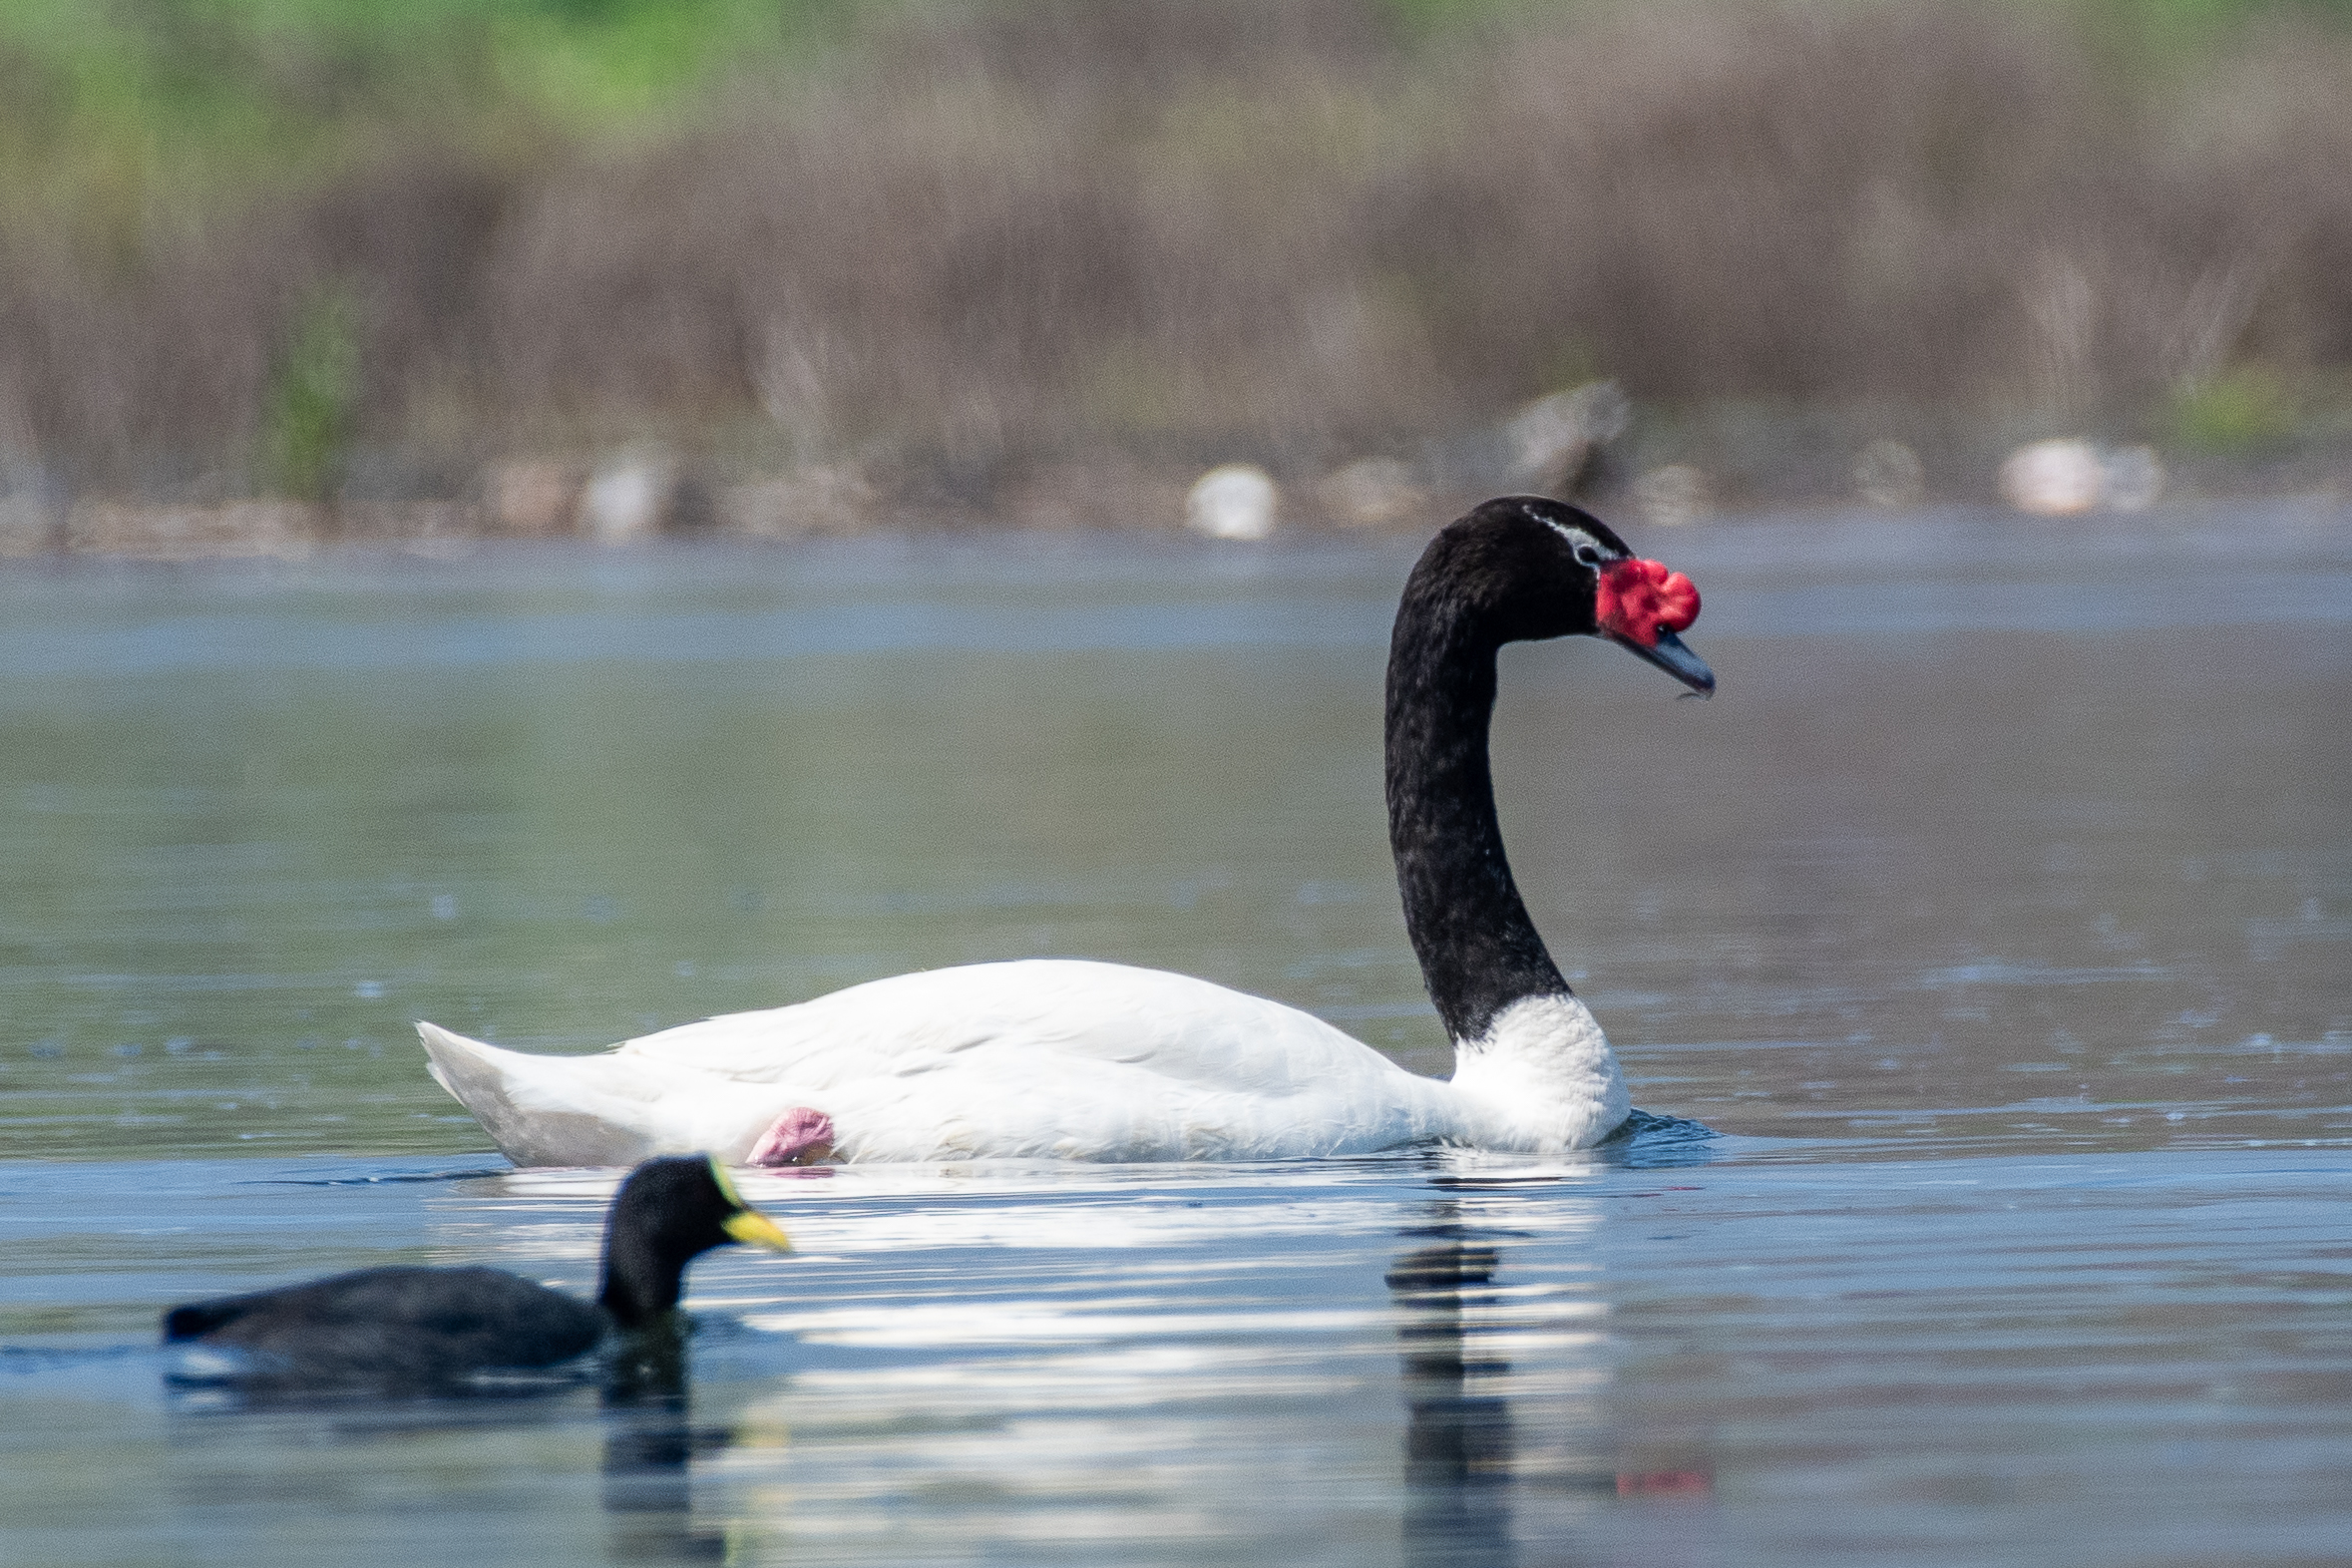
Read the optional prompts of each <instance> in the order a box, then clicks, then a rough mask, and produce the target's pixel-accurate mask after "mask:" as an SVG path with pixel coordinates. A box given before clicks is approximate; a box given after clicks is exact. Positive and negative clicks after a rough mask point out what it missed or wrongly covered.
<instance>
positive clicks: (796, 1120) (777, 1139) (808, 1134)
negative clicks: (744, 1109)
mask: <svg viewBox="0 0 2352 1568" xmlns="http://www.w3.org/2000/svg"><path fill="white" fill-rule="evenodd" d="M831 1158H833V1118H832V1117H830V1116H828V1115H826V1114H825V1113H824V1112H823V1111H821V1110H811V1109H809V1108H808V1107H807V1106H806V1105H795V1106H793V1107H792V1109H790V1110H788V1111H786V1112H785V1113H784V1114H783V1115H781V1116H779V1117H777V1118H776V1125H774V1126H773V1127H770V1128H769V1129H768V1130H767V1131H766V1132H763V1133H761V1134H760V1136H759V1142H757V1143H755V1144H753V1145H752V1146H751V1154H750V1156H749V1158H748V1159H747V1160H746V1162H745V1163H747V1164H751V1165H815V1164H817V1163H819V1162H820V1161H824V1160H829V1159H831Z"/></svg>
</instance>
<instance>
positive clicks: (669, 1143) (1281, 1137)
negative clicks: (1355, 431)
mask: <svg viewBox="0 0 2352 1568" xmlns="http://www.w3.org/2000/svg"><path fill="white" fill-rule="evenodd" d="M1698 613H1699V592H1698V589H1697V588H1694V587H1693V586H1692V585H1691V581H1690V579H1688V578H1686V577H1684V576H1682V574H1680V573H1673V572H1669V571H1668V570H1667V569H1666V567H1665V566H1663V565H1662V564H1660V563H1658V562H1655V561H1644V560H1641V559H1640V558H1638V557H1636V556H1635V555H1634V554H1633V553H1632V552H1631V551H1629V550H1628V549H1626V547H1625V543H1624V542H1623V541H1622V540H1620V539H1618V537H1617V536H1616V535H1615V534H1612V533H1611V532H1610V531H1609V530H1608V529H1607V528H1606V527H1605V526H1604V525H1603V524H1602V523H1601V522H1600V521H1599V520H1598V519H1596V518H1593V517H1591V516H1589V515H1587V514H1585V513H1583V512H1579V511H1578V510H1577V509H1576V508H1574V507H1571V506H1568V505H1567V504H1565V503H1564V502H1558V501H1552V500H1548V499H1545V498H1543V497H1539V496H1508V497H1504V498H1502V499H1500V500H1497V501H1490V502H1487V503H1486V504H1485V505H1483V506H1481V507H1479V508H1477V509H1476V510H1474V511H1472V512H1471V513H1470V514H1469V515H1468V516H1466V517H1463V518H1461V519H1459V520H1457V521H1455V522H1454V523H1452V524H1449V525H1448V526H1447V527H1445V528H1443V529H1441V530H1439V531H1438V533H1437V535H1436V537H1435V538H1434V539H1432V540H1431V541H1430V542H1429V546H1428V548H1427V549H1426V550H1425V551H1423V552H1422V554H1421V559H1420V563H1419V564H1418V565H1417V566H1415V567H1414V568H1413V571H1412V576H1411V578H1410V579H1409V580H1408V581H1407V582H1406V584H1405V586H1404V592H1403V595H1402V597H1401V598H1400V600H1399V601H1398V604H1397V608H1396V625H1395V631H1394V633H1393V635H1392V636H1391V637H1390V639H1389V646H1388V685H1387V709H1386V718H1385V733H1384V738H1385V755H1386V764H1387V766H1386V774H1387V798H1388V846H1389V849H1390V851H1391V853H1392V855H1393V857H1394V859H1395V863H1396V881H1397V891H1398V894H1399V896H1400V898H1401V900H1402V904H1403V912H1404V928H1405V934H1406V936H1408V937H1409V938H1410V939H1411V941H1412V945H1413V953H1414V956H1415V957H1417V958H1418V959H1419V960H1420V965H1421V978H1422V980H1424V981H1425V982H1426V983H1427V985H1428V988H1429V999H1430V1001H1431V1002H1432V1003H1433V1004H1434V1005H1435V1007H1436V1009H1437V1015H1438V1018H1439V1019H1440V1021H1442V1022H1443V1023H1444V1025H1445V1029H1446V1033H1447V1035H1448V1036H1449V1037H1450V1038H1451V1039H1452V1041H1453V1046H1454V1072H1453V1077H1452V1078H1451V1079H1450V1080H1444V1079H1436V1078H1423V1077H1419V1076H1417V1075H1416V1074H1413V1073H1410V1072H1407V1071H1405V1070H1404V1069H1403V1068H1401V1067H1399V1066H1397V1065H1396V1064H1395V1063H1394V1062H1392V1061H1390V1060H1388V1059H1387V1058H1386V1057H1385V1056H1382V1055H1381V1054H1380V1053H1379V1052H1377V1051H1375V1050H1373V1049H1372V1048H1371V1047H1370V1046H1367V1045H1364V1044H1361V1043H1359V1042H1358V1041H1356V1040H1353V1039H1350V1038H1349V1037H1348V1036H1347V1035H1345V1034H1343V1033H1341V1032H1340V1031H1339V1030H1338V1029H1335V1028H1333V1027H1332V1026H1331V1025H1330V1024H1328V1023H1325V1022H1324V1021H1322V1020H1321V1019H1319V1018H1315V1017H1311V1016H1309V1015H1308V1014H1306V1013H1304V1012H1301V1011H1299V1010H1298V1009H1297V1008H1295V1007H1286V1006H1284V1005H1282V1004H1281V1003H1279V1002H1273V1001H1268V1000H1265V999H1264V998H1263V997H1258V996H1246V995H1243V994H1242V993H1240V992H1239V991H1232V990H1227V989H1226V988H1225V987H1224V986H1222V985H1212V984H1210V983H1209V982H1208V981H1206V980H1190V979H1187V978H1186V977H1184V976H1181V975H1166V974H1162V973H1160V972H1158V971H1156V970H1137V969H1128V968H1125V967H1123V966H1120V965H1115V964H1089V963H1084V962H1080V961H1077V960H1069V959H1031V960H1024V961H1021V962H1017V963H1011V964H981V965H975V966H973V967H971V968H968V969H954V970H935V971H932V972H931V973H928V974H921V975H903V976H900V977H899V978H897V979H896V980H875V981H874V982H872V983H871V984H866V985H853V986H851V987H850V988H849V989H848V990H843V991H836V992H834V993H833V994H832V995H830V996H820V997H818V998H817V999H816V1000H814V1001H804V1002H801V1003H800V1004H799V1005H797V1006H791V1007H778V1008H775V1009H773V1010H772V1011H767V1012H738V1013H734V1014H731V1015H729V1016H727V1017H723V1018H712V1019H709V1020H708V1021H706V1022H702V1023H689V1024H686V1025H685V1026H683V1027H681V1028H674V1029H665V1030H663V1031H662V1032H661V1033H659V1034H649V1035H647V1036H645V1037H644V1038H643V1039H636V1040H630V1041H628V1042H627V1043H626V1044H623V1045H618V1046H615V1047H614V1048H613V1049H611V1050H608V1051H606V1052H604V1053H603V1054H601V1055H596V1056H530V1055H524V1054H522V1053H520V1052H516V1051H509V1050H500V1049H497V1048H495V1047H493V1046H489V1045H484V1044H480V1043H478V1042H476V1041H474V1040H469V1039H464V1038H461V1037H460V1036H458V1035H455V1034H452V1033H450V1032H448V1031H447V1030H445V1029H438V1028H435V1027H434V1026H433V1025H432V1024H430V1023H422V1024H419V1025H418V1026H417V1027H418V1030H419V1032H420V1033H422V1034H423V1036H424V1040H425V1049H426V1050H427V1051H428V1052H429V1053H430V1054H431V1056H432V1063H433V1076H434V1077H436V1078H438V1079H440V1080H441V1084H442V1087H444V1088H446V1089H448V1090H449V1092H450V1093H452V1094H454V1095H456V1096H457V1097H458V1099H459V1100H460V1101H462V1102H463V1103H464V1105H465V1107H466V1109H468V1110H470V1111H472V1112H473V1113H474V1116H475V1118H476V1119H477V1120H479V1121H480V1122H481V1123H482V1125H483V1127H484V1128H486V1129H487V1130H488V1131H489V1133H490V1135H491V1137H493V1138H494V1139H496V1140H497V1141H498V1146H499V1147H500V1148H501V1149H504V1150H505V1151H506V1152H507V1155H508V1157H509V1158H511V1159H513V1160H514V1161H516V1162H517V1163H518V1164H522V1165H631V1164H634V1163H636V1162H637V1161H639V1160H643V1159H646V1158H648V1157H650V1156H652V1155H656V1154H682V1153H689V1152H695V1151H707V1152H709V1153H712V1154H716V1155H719V1156H721V1157H723V1158H725V1159H728V1160H733V1161H744V1160H749V1161H752V1162H754V1163H758V1164H786V1163H797V1162H801V1161H812V1160H820V1159H825V1158H828V1157H830V1158H834V1159H841V1160H856V1161H869V1160H899V1161H937V1160H965V1159H982V1158H1010V1159H1020V1158H1030V1159H1035V1158H1050V1159H1081V1160H1270V1159H1297V1158H1303V1157H1310V1156H1317V1155H1335V1154H1377V1153H1380V1152H1382V1151H1384V1150H1389V1149H1403V1148H1412V1147H1415V1146H1426V1145H1438V1144H1451V1145H1456V1146H1460V1147H1465V1148H1474V1149H1490V1150H1496V1151H1502V1152H1511V1153H1529V1154H1552V1153H1559V1152H1562V1151H1565V1150H1568V1149H1577V1148H1585V1147H1588V1146H1590V1145H1592V1144H1595V1143H1598V1142H1600V1141H1601V1140H1602V1139H1603V1138H1605V1137H1607V1136H1608V1135H1609V1134H1610V1133H1611V1132H1612V1131H1614V1130H1615V1129H1616V1128H1617V1126H1618V1125H1619V1124H1620V1123H1621V1122H1623V1121H1624V1120H1625V1119H1626V1115H1627V1112H1628V1109H1629V1106H1628V1104H1627V1100H1626V1092H1625V1081H1624V1079H1623V1078H1622V1077H1621V1076H1619V1073H1618V1070H1617V1059H1616V1057H1615V1056H1614V1055H1612V1054H1611V1052H1610V1050H1609V1042H1608V1040H1607V1039H1606V1038H1605V1037H1603V1035H1602V1033H1601V1026H1600V1025H1599V1024H1598V1023H1596V1022H1595V1021H1594V1020H1593V1015H1592V1014H1591V1013H1590V1012H1588V1011H1586V1010H1585V1005H1584V1003H1583V1002H1581V1001H1579V1000H1577V999H1576V997H1575V995H1574V994H1573V993H1572V992H1571V991H1570V990H1569V988H1568V981H1567V980H1565V979H1564V978H1562V976H1561V974H1560V971H1559V968H1558V966H1556V965H1554V964H1553V963H1552V959H1551V955H1550V954H1549V953H1547V952H1546V951H1545V950H1544V945H1543V938H1542V937H1541V936H1540V935H1538V933H1537V932H1536V929H1535V926H1534V923H1533V922H1532V921H1530V920H1529V919H1528V917H1527V908H1526V905H1525V904H1524V903H1523V902H1522V901H1521V900H1520V898H1519V890H1518V888H1517V886H1516V885H1515V884H1514V883H1513V882H1512V880H1511V872H1510V866H1509V864H1508V861H1507V859H1506V857H1505V856H1504V853H1503V842H1502V826H1501V823H1500V821H1499V820H1498V819H1497V817H1496V815H1495V809H1494V782H1493V777H1492V774H1491V772H1490V769H1489V766H1488V760H1487V727H1488V724H1489V721H1490V719H1491V717H1492V714H1493V711H1494V695H1495V652H1496V650H1497V649H1498V648H1500V647H1501V646H1502V644H1503V643H1505V642H1510V641H1518V640H1531V639H1537V638H1547V637H1563V636H1598V637H1605V638H1607V639H1608V640H1610V641H1613V642H1615V643H1617V644H1618V645H1619V646H1621V647H1624V648H1626V649H1628V650H1630V651H1632V652H1633V653H1635V654H1637V655H1638V656H1640V657H1641V658H1643V659H1645V660H1647V661H1648V662H1649V663H1652V664H1655V665H1656V666H1658V667H1659V668H1660V669H1663V670H1665V671H1666V672H1667V673H1668V674H1670V675H1672V676H1674V677H1675V678H1676V679H1677V680H1680V681H1681V682H1683V684H1685V685H1687V686H1689V687H1691V688H1692V689H1693V690H1695V691H1698V692H1700V693H1702V694H1705V693H1708V692H1711V691H1713V690H1714V689H1715V672H1714V671H1713V670H1710V669H1709V668H1708V667H1707V665H1706V663H1705V661H1703V660H1702V659H1701V658H1700V657H1699V656H1698V654H1696V653H1694V652H1692V651H1691V650H1690V649H1689V648H1688V647H1686V646H1684V645H1683V642H1682V639H1681V638H1680V637H1679V636H1678V635H1676V633H1678V632H1679V631H1681V630H1682V629H1683V628H1684V627H1686V626H1688V625H1690V623H1691V622H1692V620H1694V619H1695V618H1696V617H1697V616H1698Z"/></svg>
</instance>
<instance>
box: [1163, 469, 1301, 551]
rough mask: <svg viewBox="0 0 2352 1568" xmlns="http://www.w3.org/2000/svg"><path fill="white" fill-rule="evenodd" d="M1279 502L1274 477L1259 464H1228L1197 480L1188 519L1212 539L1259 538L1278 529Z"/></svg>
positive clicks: (1188, 497) (1186, 504)
mask: <svg viewBox="0 0 2352 1568" xmlns="http://www.w3.org/2000/svg"><path fill="white" fill-rule="evenodd" d="M1279 503H1280V492H1278V491H1277V490H1276V489H1275V486H1274V476H1272V475H1271V474H1269V473H1267V472H1266V470H1264V469H1262V468H1260V467H1259V466H1258V465H1257V464H1255V463H1227V464H1224V465H1223V466H1221V467H1218V468H1213V469H1211V470H1209V471H1208V472H1207V473H1206V474H1203V475H1202V476H1201V477H1200V478H1199V479H1196V480H1194V481H1193V485H1192V490H1191V492H1190V493H1189V494H1188V495H1186V496H1185V498H1184V522H1185V525H1186V526H1187V527H1188V528H1192V529H1194V530H1196V531H1198V532H1200V533H1203V534H1206V535H1208V536H1209V537H1210V538H1211V539H1238V540H1259V539H1264V538H1265V537H1266V536H1267V535H1269V534H1271V533H1273V532H1274V518H1275V511H1276V508H1277V506H1278V505H1279Z"/></svg>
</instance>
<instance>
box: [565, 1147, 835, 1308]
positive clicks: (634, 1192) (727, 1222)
mask: <svg viewBox="0 0 2352 1568" xmlns="http://www.w3.org/2000/svg"><path fill="white" fill-rule="evenodd" d="M733 1242H749V1243H753V1244H755V1245H757V1246H762V1247H772V1248H774V1249H775V1250H776V1251H778V1252H790V1251H791V1250H792V1243H791V1242H790V1241H788V1240H787V1239H786V1238H785V1235H784V1233H783V1232H782V1231H781V1230H779V1229H777V1228H776V1224H775V1222H774V1221H773V1220H770V1219H769V1218H768V1217H767V1216H766V1215H764V1214H762V1213H760V1212H759V1211H758V1210H757V1209H754V1208H752V1207H751V1206H750V1205H749V1204H747V1203H745V1202H744V1201H743V1199H742V1196H741V1195H740V1194H738V1193H737V1192H736V1191H735V1184H734V1182H733V1181H732V1180H731V1179H729V1177H728V1176H727V1173H726V1169H725V1167H723V1166H721V1165H720V1164H719V1163H718V1162H717V1161H716V1160H713V1159H709V1158H706V1157H704V1156H702V1155H698V1154H697V1155H683V1156H677V1157H674V1158H667V1159H658V1160H647V1161H646V1162H645V1163H644V1164H642V1165H640V1166H638V1167H637V1168H636V1169H635V1170H633V1171H631V1172H630V1173H629V1178H628V1180H627V1181H624V1182H622V1183H621V1184H620V1192H619V1194H618V1195H617V1196H616V1197H614V1198H613V1200H612V1209H611V1212H610V1213H609V1214H607V1215H606V1216H605V1220H604V1288H603V1291H602V1293H601V1295H599V1296H598V1298H597V1300H598V1301H599V1302H601V1303H602V1305H603V1307H604V1309H605V1310H606V1311H607V1312H609V1313H611V1314H612V1316H613V1318H614V1319H615V1320H616V1321H618V1322H619V1324H620V1326H621V1327H622V1328H624V1329H625V1328H637V1327H639V1326H641V1325H643V1324H644V1323H646V1322H648V1321H649V1320H651V1319H653V1318H655V1317H658V1316H659V1315H660V1314H662V1313H665V1312H667V1311H669V1309H670V1308H672V1307H675V1306H676V1305H677V1302H678V1291H679V1282H680V1280H681V1279H682V1278H683V1276H684V1274H685V1272H686V1265H687V1264H689V1263H691V1262H693V1261H694V1260H695V1259H696V1258H698V1257H700V1256H701V1255H702V1254H703V1253H706V1252H708V1251H710V1250H711V1249H712V1248H713V1247H724V1246H727V1245H729V1244H730V1243H733Z"/></svg>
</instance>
